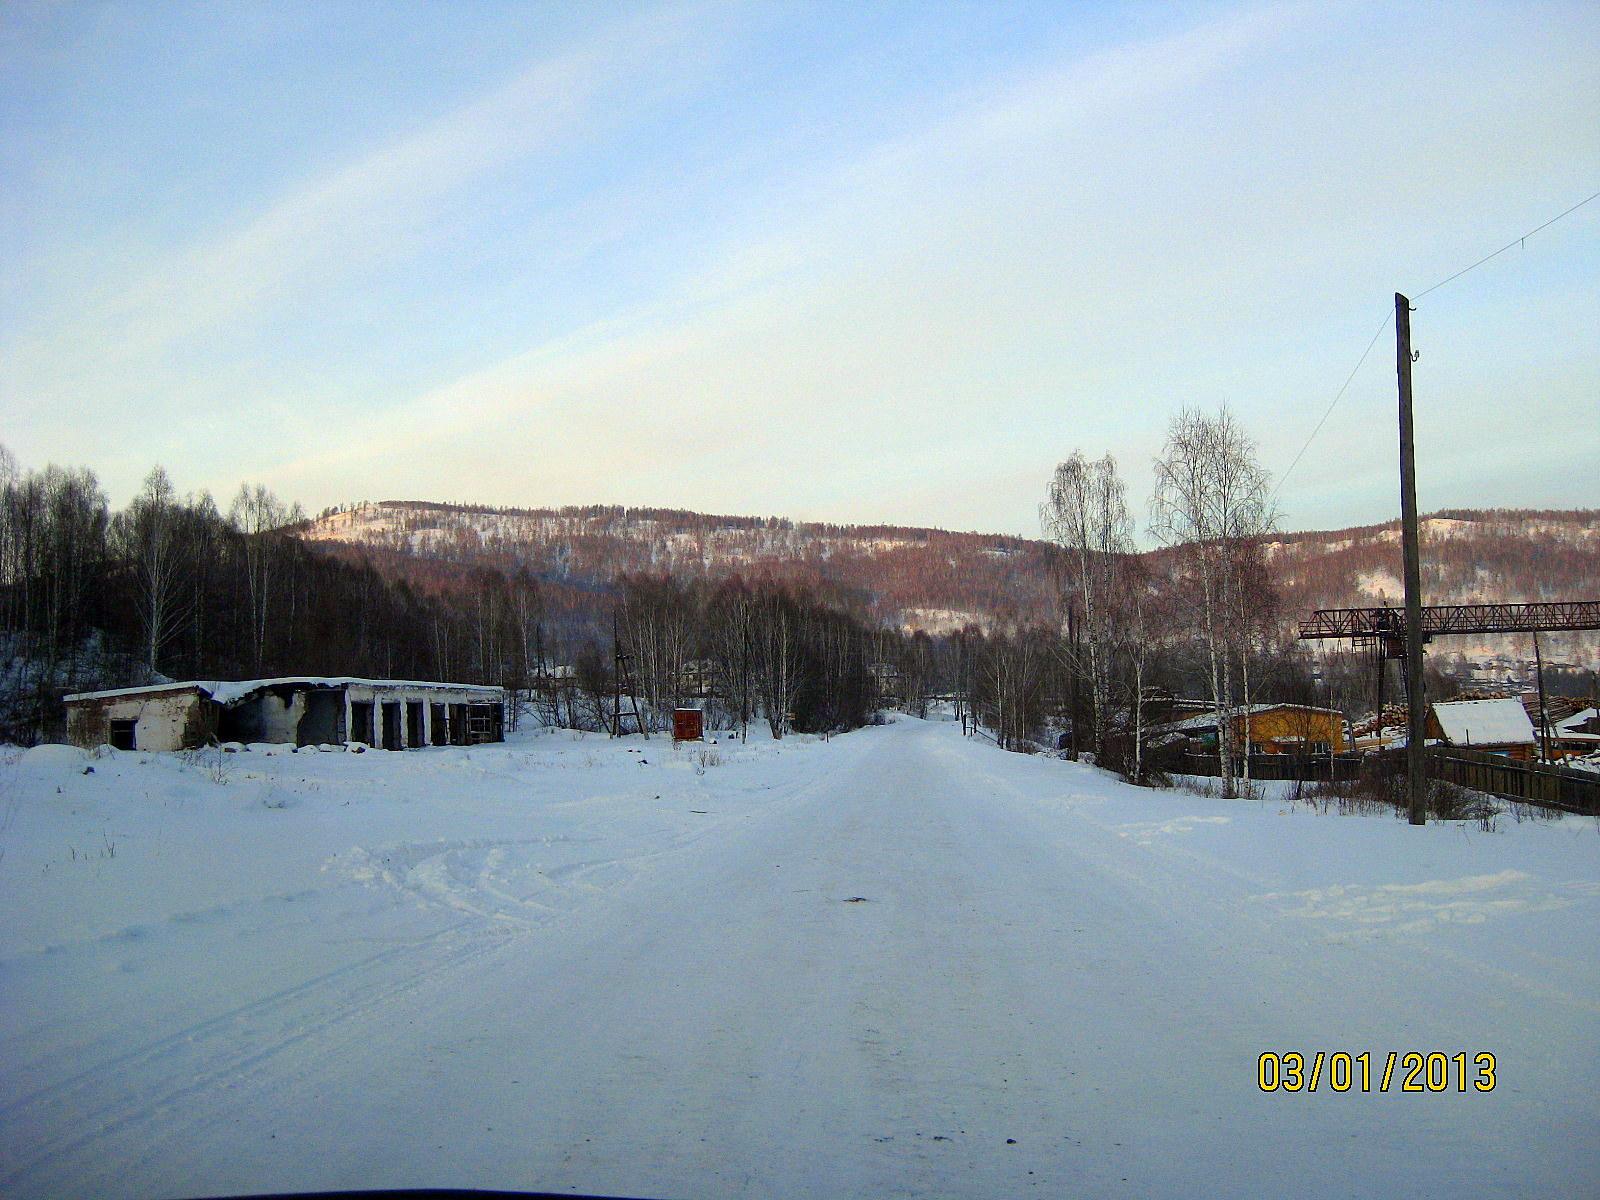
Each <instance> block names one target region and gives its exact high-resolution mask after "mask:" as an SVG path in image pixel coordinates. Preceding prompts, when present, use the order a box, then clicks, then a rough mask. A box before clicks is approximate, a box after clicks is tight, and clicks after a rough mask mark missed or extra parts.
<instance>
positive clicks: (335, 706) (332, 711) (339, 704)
mask: <svg viewBox="0 0 1600 1200" xmlns="http://www.w3.org/2000/svg"><path fill="white" fill-rule="evenodd" d="M343 721H344V693H343V692H340V691H336V690H334V689H333V688H318V689H317V690H315V691H311V692H307V693H306V711H305V712H304V713H302V714H301V716H300V723H299V724H298V725H296V726H295V731H294V736H295V743H296V744H297V745H301V746H321V745H324V744H332V743H335V742H338V741H339V726H340V724H341V723H342V722H343ZM356 740H357V741H360V740H361V739H360V738H357V739H356Z"/></svg>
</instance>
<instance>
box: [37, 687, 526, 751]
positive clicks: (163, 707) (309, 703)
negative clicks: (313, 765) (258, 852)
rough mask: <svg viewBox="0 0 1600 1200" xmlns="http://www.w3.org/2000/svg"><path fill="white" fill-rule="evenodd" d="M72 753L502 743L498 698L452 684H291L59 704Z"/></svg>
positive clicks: (126, 693) (99, 695)
mask: <svg viewBox="0 0 1600 1200" xmlns="http://www.w3.org/2000/svg"><path fill="white" fill-rule="evenodd" d="M64 700H65V703H66V706H67V736H68V738H69V739H70V740H71V741H72V742H73V743H74V744H75V745H78V746H85V747H92V746H99V745H110V746H114V747H116V748H117V749H119V750H188V749H194V748H196V747H199V746H205V745H209V744H212V743H216V742H277V743H284V742H293V743H294V744H295V745H297V746H321V745H350V744H353V743H356V744H361V745H365V746H372V747H374V748H376V749H379V750H408V749H413V748H415V747H418V746H469V745H474V744H476V743H478V742H500V741H504V740H505V693H504V691H503V690H502V689H500V688H497V687H477V686H473V685H469V684H459V683H410V682H405V681H401V680H395V679H349V678H342V677H341V678H326V679H324V678H313V677H292V678H287V679H247V680H244V681H242V682H238V683H230V682H222V681H216V680H209V681H204V682H188V683H164V684H154V685H152V686H150V687H136V688H119V689H117V690H115V691H109V692H79V693H78V694H76V695H72V696H67V697H64Z"/></svg>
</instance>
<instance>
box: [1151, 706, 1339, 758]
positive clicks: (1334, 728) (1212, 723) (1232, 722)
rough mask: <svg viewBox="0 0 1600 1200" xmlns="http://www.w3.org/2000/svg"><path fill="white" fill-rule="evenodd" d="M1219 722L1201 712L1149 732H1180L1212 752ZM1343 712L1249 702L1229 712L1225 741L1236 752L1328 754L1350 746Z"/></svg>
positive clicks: (1158, 733)
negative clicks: (1226, 739) (1247, 750)
mask: <svg viewBox="0 0 1600 1200" xmlns="http://www.w3.org/2000/svg"><path fill="white" fill-rule="evenodd" d="M1220 723H1221V722H1219V720H1218V719H1217V715H1216V713H1214V712H1209V713H1200V714H1198V715H1196V716H1193V717H1188V718H1185V719H1184V720H1182V721H1174V722H1173V723H1171V724H1169V725H1158V726H1156V727H1155V728H1154V729H1152V730H1150V733H1151V734H1152V735H1160V734H1179V735H1182V736H1184V737H1187V738H1193V739H1194V740H1196V741H1198V742H1199V743H1200V744H1201V746H1202V747H1204V748H1205V749H1207V750H1209V751H1212V752H1214V751H1215V750H1216V747H1217V728H1218V726H1219V725H1220ZM1345 728H1346V723H1345V719H1344V714H1343V713H1342V712H1340V711H1339V710H1338V709H1335V708H1314V707H1312V706H1311V705H1307V704H1251V705H1247V706H1245V707H1242V708H1236V709H1234V710H1233V711H1232V712H1231V713H1230V714H1229V716H1228V744H1229V745H1230V746H1231V747H1232V748H1233V749H1234V751H1235V752H1237V753H1241V754H1242V753H1244V751H1245V749H1246V747H1247V746H1248V748H1249V750H1250V753H1252V754H1329V753H1335V754H1338V753H1343V752H1344V751H1346V750H1349V749H1350V739H1349V738H1348V737H1347V736H1346V733H1345Z"/></svg>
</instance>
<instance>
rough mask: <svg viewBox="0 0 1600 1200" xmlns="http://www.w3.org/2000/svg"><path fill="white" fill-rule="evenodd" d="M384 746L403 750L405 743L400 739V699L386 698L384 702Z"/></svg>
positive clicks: (386, 748)
mask: <svg viewBox="0 0 1600 1200" xmlns="http://www.w3.org/2000/svg"><path fill="white" fill-rule="evenodd" d="M383 748H384V749H385V750H403V749H405V743H404V742H403V741H401V740H400V701H398V700H385V701H384V702H383Z"/></svg>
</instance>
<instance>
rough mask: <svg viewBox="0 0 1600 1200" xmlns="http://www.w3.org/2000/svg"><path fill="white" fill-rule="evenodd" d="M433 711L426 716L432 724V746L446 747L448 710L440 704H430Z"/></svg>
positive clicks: (448, 724)
mask: <svg viewBox="0 0 1600 1200" xmlns="http://www.w3.org/2000/svg"><path fill="white" fill-rule="evenodd" d="M428 707H429V708H430V709H432V710H433V711H432V712H430V713H429V714H428V719H429V720H430V721H432V722H433V744H434V745H435V746H448V745H449V744H450V717H449V715H448V713H449V709H447V708H445V706H444V705H442V704H430V705H429V706H428Z"/></svg>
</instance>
